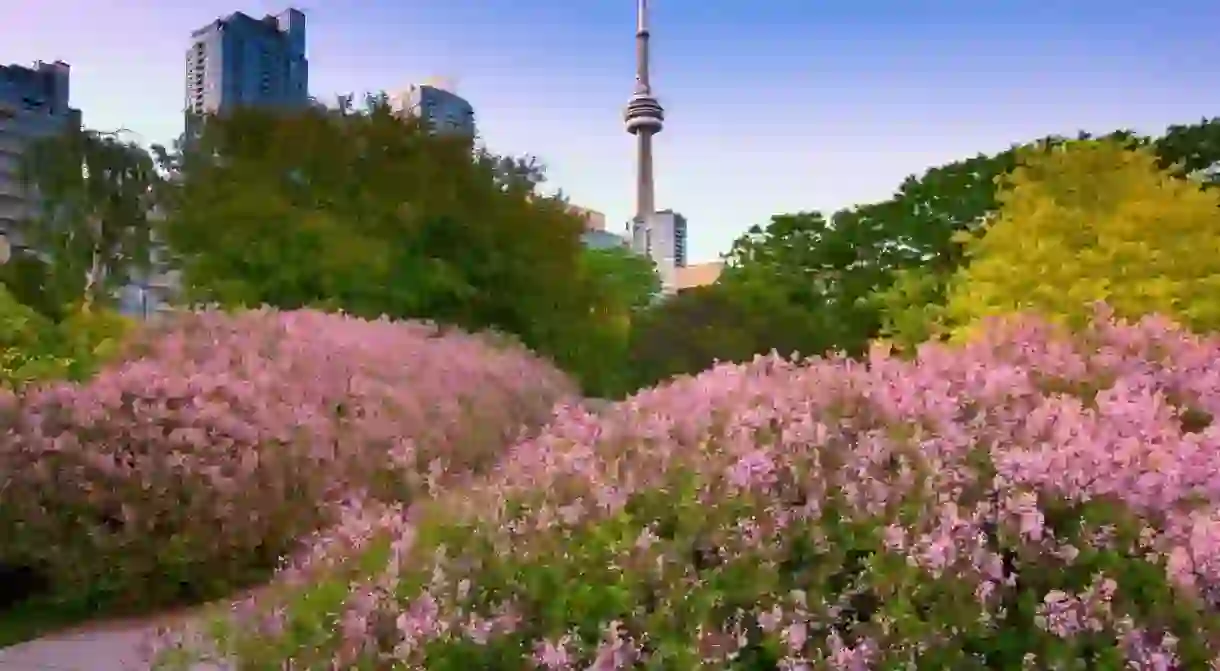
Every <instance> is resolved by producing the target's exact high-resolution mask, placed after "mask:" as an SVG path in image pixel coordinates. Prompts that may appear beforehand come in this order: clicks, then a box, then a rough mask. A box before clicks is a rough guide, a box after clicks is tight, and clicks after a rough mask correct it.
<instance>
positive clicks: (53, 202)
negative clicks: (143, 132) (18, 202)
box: [0, 129, 159, 319]
mask: <svg viewBox="0 0 1220 671" xmlns="http://www.w3.org/2000/svg"><path fill="white" fill-rule="evenodd" d="M22 177H23V181H24V184H25V188H26V189H28V190H30V192H31V193H34V194H35V195H36V196H37V202H38V205H37V207H36V208H35V212H34V214H33V216H31V217H30V218H28V219H27V220H24V221H21V222H19V223H18V226H17V234H18V236H19V237H20V238H21V240H22V241H23V242H24V243H25V245H26V246H27V247H28V248H29V251H26V252H23V253H21V254H19V255H18V257H17V258H15V259H14V260H13V261H12V262H11V263H10V264H6V267H5V268H4V269H3V270H0V279H4V280H5V281H6V283H8V284H9V285H10V286H11V287H12V289H13V290H14V292H15V293H16V295H17V298H18V299H19V300H21V301H22V302H25V303H26V304H29V305H32V306H35V307H37V308H38V309H39V310H41V311H44V312H46V313H48V315H49V316H51V317H53V318H56V319H58V318H61V317H63V316H64V315H65V314H66V313H65V312H64V311H65V309H66V306H68V305H69V304H78V305H84V306H85V307H86V308H88V306H90V305H92V304H95V303H98V302H103V303H105V302H109V301H110V300H111V299H112V298H113V296H114V292H115V290H116V289H117V288H118V287H120V286H122V285H123V284H125V283H127V282H128V281H130V279H131V278H132V276H133V274H135V273H139V272H141V271H144V270H145V269H146V268H147V266H148V262H149V258H150V256H149V253H150V247H151V239H152V229H153V226H152V223H151V221H150V218H149V214H150V211H151V207H152V197H153V192H154V189H155V188H156V185H157V182H158V179H159V177H158V175H157V171H156V166H155V164H154V162H153V160H152V157H151V156H150V155H149V153H148V152H147V151H145V150H144V149H143V148H142V147H140V146H139V145H137V144H135V143H133V142H128V141H125V140H123V139H122V138H121V137H120V136H119V135H117V134H113V133H101V132H98V131H92V130H83V129H71V130H69V131H68V132H66V133H63V134H59V135H55V136H50V137H47V138H45V139H42V140H40V141H38V142H35V143H33V144H32V145H31V146H30V147H29V148H28V149H27V150H26V152H25V153H24V155H23V164H22Z"/></svg>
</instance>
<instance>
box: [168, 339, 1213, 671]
mask: <svg viewBox="0 0 1220 671" xmlns="http://www.w3.org/2000/svg"><path fill="white" fill-rule="evenodd" d="M1217 389H1220V343H1217V342H1216V341H1214V340H1203V339H1200V338H1197V337H1194V336H1191V335H1189V334H1186V333H1183V332H1179V331H1176V330H1173V329H1172V328H1171V327H1169V326H1167V325H1166V324H1165V323H1164V322H1162V321H1159V320H1157V319H1148V320H1145V321H1143V322H1140V323H1139V324H1137V325H1130V326H1128V325H1120V324H1116V323H1114V322H1112V321H1109V320H1108V319H1105V318H1102V319H1099V320H1098V321H1097V322H1096V323H1095V324H1093V325H1092V326H1091V328H1090V329H1088V330H1087V331H1086V332H1085V333H1083V334H1081V335H1079V336H1076V337H1074V338H1072V339H1068V338H1067V337H1064V336H1060V335H1058V334H1057V333H1056V332H1054V331H1053V330H1052V329H1050V328H1049V327H1045V326H1042V325H1039V324H1037V323H1034V322H1016V323H1009V324H1007V325H1005V326H1002V327H1001V326H996V327H994V328H993V329H992V330H991V331H989V332H987V333H986V334H985V335H984V337H983V338H982V339H981V340H979V341H976V342H974V343H972V344H970V345H968V346H966V347H964V348H961V349H947V348H943V347H940V346H929V347H926V348H924V349H923V350H922V351H921V352H920V354H919V356H918V358H917V359H916V360H914V361H903V360H900V359H896V358H891V357H889V356H887V355H886V354H885V353H884V352H880V351H877V352H874V353H873V354H872V355H871V356H870V357H868V359H867V360H866V361H861V362H855V361H850V360H839V359H834V360H825V359H815V360H812V361H810V362H808V363H807V364H802V365H798V364H793V363H789V362H785V361H782V360H778V359H759V360H756V361H755V362H753V363H751V364H747V365H740V366H737V365H724V366H720V367H718V368H716V369H714V370H712V371H710V372H707V373H705V374H703V375H701V376H698V377H695V378H686V379H681V380H679V381H677V382H675V383H673V384H670V385H667V386H664V387H661V388H658V389H654V390H649V391H646V392H643V393H642V394H640V395H638V396H636V397H634V398H632V399H629V400H628V401H626V402H624V403H622V404H619V405H617V406H615V407H614V408H612V409H611V410H610V411H608V412H607V413H606V414H604V415H602V416H600V417H598V416H591V415H588V414H585V413H584V412H582V411H580V410H575V409H574V410H572V411H571V412H570V413H568V414H566V415H565V416H563V417H561V418H559V419H558V420H557V421H556V422H554V423H553V424H552V425H551V427H550V428H549V429H548V430H546V431H545V432H544V433H543V434H542V435H541V436H539V437H536V438H534V439H531V440H526V441H525V442H523V443H521V444H520V445H519V446H518V447H516V448H515V449H514V450H513V451H512V452H511V454H510V457H509V458H508V459H507V461H506V463H505V465H504V466H503V467H502V468H499V469H497V470H496V472H495V473H494V474H492V475H490V476H488V477H486V478H485V479H482V480H480V482H478V483H477V484H475V485H473V486H470V487H466V488H462V489H458V490H454V491H452V492H449V493H446V494H444V495H443V496H441V497H440V498H439V499H438V500H436V501H435V502H433V503H428V504H424V505H422V506H421V507H420V508H419V509H418V510H416V511H413V512H412V513H411V514H410V515H405V514H403V513H402V511H401V509H393V508H385V507H377V506H373V507H367V508H364V509H353V511H352V512H351V513H350V517H349V519H347V521H346V522H345V524H343V525H341V526H340V528H339V529H338V530H337V531H335V532H332V534H331V535H329V536H327V537H324V539H323V540H322V541H319V543H318V544H317V545H316V546H315V552H313V553H312V554H310V555H308V556H307V557H305V558H304V559H303V560H302V561H301V562H299V563H298V565H297V566H296V568H294V569H293V570H291V571H288V572H286V573H285V577H284V584H285V585H286V586H287V587H286V588H285V589H286V591H285V592H284V593H282V594H280V595H278V596H270V595H269V596H267V597H265V598H266V600H265V601H255V602H252V603H251V604H247V605H248V606H249V610H246V611H244V612H242V613H241V614H239V615H237V616H235V619H233V620H231V621H230V625H231V624H234V623H236V624H238V625H239V626H237V627H232V626H227V627H226V626H220V627H218V628H217V629H215V630H214V631H213V633H214V634H217V636H218V638H219V640H221V641H223V643H221V644H220V646H219V649H220V650H222V651H224V653H225V654H229V655H233V656H235V657H237V658H238V659H240V660H241V662H242V668H288V667H291V668H368V669H373V668H391V666H392V667H393V668H427V669H459V668H463V669H465V668H470V669H474V668H478V669H526V668H546V669H584V668H596V669H611V668H644V667H645V666H647V668H658V669H659V668H666V669H693V668H703V667H702V666H701V664H708V665H710V667H708V668H735V669H784V668H789V669H795V668H830V669H866V668H876V669H882V668H887V669H888V668H919V669H935V670H938V671H939V670H942V669H963V670H964V669H1022V668H1086V666H1087V668H1107V669H1111V668H1112V669H1117V668H1149V669H1151V668H1159V669H1169V668H1189V669H1203V668H1208V665H1209V664H1214V663H1215V661H1214V660H1217V659H1218V655H1220V616H1217V614H1216V612H1215V609H1214V605H1215V603H1216V600H1217V599H1218V598H1220V591H1218V589H1220V545H1217V543H1216V542H1215V539H1216V538H1217V537H1220V535H1218V534H1220V480H1217V477H1216V473H1217V472H1220V450H1217V447H1218V445H1217V441H1218V440H1220V427H1217V426H1215V425H1213V424H1212V422H1211V418H1212V417H1213V416H1214V415H1215V414H1216V413H1217V412H1220V395H1217V394H1216V390H1217ZM326 539H329V540H328V541H327V540H326ZM353 548H355V549H358V550H360V551H359V552H358V553H356V555H355V556H356V558H357V559H358V561H355V562H351V561H347V560H346V559H347V558H349V557H351V555H352V552H353V551H354V550H353ZM212 640H215V638H213V639H212ZM190 645H199V642H198V640H195V641H193V642H192V643H191V644H190ZM190 645H188V646H187V647H190ZM389 660H397V661H396V662H394V663H391V661H389ZM332 663H333V664H335V666H334V667H332V666H331V665H332ZM907 663H913V665H912V666H906V664H907ZM802 664H804V665H806V666H802ZM1129 664H1133V665H1134V666H1128V665H1129Z"/></svg>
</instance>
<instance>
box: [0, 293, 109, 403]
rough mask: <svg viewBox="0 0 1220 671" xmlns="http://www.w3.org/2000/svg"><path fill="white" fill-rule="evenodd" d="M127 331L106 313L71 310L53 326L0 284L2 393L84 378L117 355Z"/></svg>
mask: <svg viewBox="0 0 1220 671" xmlns="http://www.w3.org/2000/svg"><path fill="white" fill-rule="evenodd" d="M131 327H132V324H131V322H130V321H129V320H127V319H125V318H123V317H122V316H120V315H118V314H115V313H113V312H109V311H105V310H91V311H88V312H85V311H82V310H74V311H73V313H72V314H71V315H69V316H68V317H67V318H66V319H64V321H61V322H59V323H58V324H57V323H54V322H52V321H51V320H50V319H48V318H47V317H46V316H44V315H42V314H39V313H38V312H37V311H36V310H34V309H33V308H31V307H29V306H27V305H23V304H21V303H20V302H18V301H17V300H16V299H15V298H14V297H13V295H12V294H10V293H9V292H8V290H7V289H5V288H4V286H3V285H0V388H8V389H19V388H22V387H24V386H26V385H28V384H31V383H35V382H46V381H53V380H83V379H87V378H88V377H89V376H90V375H92V374H93V373H94V372H95V371H96V370H97V369H98V368H99V367H100V366H101V365H102V364H104V363H106V362H108V361H110V360H111V359H113V358H114V357H116V356H117V355H118V354H119V351H120V349H121V347H122V345H123V342H124V340H125V338H126V336H127V334H128V333H129V332H130V331H131Z"/></svg>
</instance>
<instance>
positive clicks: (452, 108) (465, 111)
mask: <svg viewBox="0 0 1220 671" xmlns="http://www.w3.org/2000/svg"><path fill="white" fill-rule="evenodd" d="M390 105H391V106H392V107H393V108H394V109H395V110H397V111H398V112H401V113H404V114H411V115H413V116H417V117H420V118H421V119H423V120H424V121H425V122H426V123H428V124H430V125H431V126H432V128H433V130H435V131H436V132H437V133H452V134H462V135H469V136H474V134H475V123H474V106H472V105H471V104H470V102H469V101H468V100H466V99H465V98H463V97H462V96H460V95H458V94H457V93H455V92H454V91H452V90H450V88H448V87H446V86H444V85H442V84H440V83H431V84H412V85H410V86H408V87H407V88H406V89H405V90H403V91H401V92H399V93H398V94H396V95H393V96H391V97H390Z"/></svg>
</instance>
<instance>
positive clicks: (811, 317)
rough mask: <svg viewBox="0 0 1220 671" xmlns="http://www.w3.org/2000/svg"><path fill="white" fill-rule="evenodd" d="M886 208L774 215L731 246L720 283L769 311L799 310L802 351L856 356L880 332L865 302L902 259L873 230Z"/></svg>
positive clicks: (898, 250)
mask: <svg viewBox="0 0 1220 671" xmlns="http://www.w3.org/2000/svg"><path fill="white" fill-rule="evenodd" d="M887 206H888V204H882V205H872V206H865V207H861V208H856V209H851V210H843V211H840V212H837V213H835V215H834V216H833V217H832V218H831V219H827V218H826V217H825V216H824V215H823V214H821V213H819V212H805V213H800V214H792V215H778V216H775V217H773V218H772V220H771V223H770V224H769V225H767V227H766V228H761V227H758V226H755V227H754V228H752V229H750V231H749V232H748V233H747V234H746V235H745V236H743V237H742V238H741V239H739V240H738V241H737V242H736V243H735V244H734V245H733V248H732V250H731V251H730V253H729V255H728V257H727V261H728V267H727V268H726V270H725V272H724V273H723V274H722V276H721V280H720V281H721V283H723V284H725V285H726V286H727V287H728V288H729V290H730V291H732V292H733V293H735V294H738V295H742V296H749V297H750V301H751V302H754V303H757V304H760V305H767V306H768V307H769V309H771V310H779V311H784V310H796V311H803V312H804V313H805V314H806V324H805V325H804V326H803V327H802V328H800V329H799V331H800V332H801V333H802V334H805V335H807V336H809V337H808V339H807V340H806V341H805V342H804V343H803V346H802V347H801V351H803V352H807V353H811V354H820V353H822V352H823V351H825V350H828V349H835V350H846V351H849V352H860V351H862V350H863V349H864V348H865V347H866V345H867V343H868V340H869V339H870V338H872V337H873V336H874V335H875V334H876V332H877V330H878V328H879V315H878V311H877V309H876V307H875V306H874V305H872V304H871V303H868V302H867V301H866V300H865V299H866V298H868V297H869V296H870V295H871V293H872V292H873V291H874V289H875V287H877V286H878V285H879V284H881V283H882V282H883V281H884V278H885V274H886V273H888V272H889V269H890V267H891V265H892V263H893V261H892V257H894V256H896V255H900V254H901V253H903V250H902V249H901V248H899V247H897V246H895V245H892V244H889V241H888V240H887V239H886V238H885V237H884V235H883V234H884V231H883V230H881V229H879V228H878V227H876V226H875V219H876V217H877V216H878V210H882V209H884V208H885V207H887Z"/></svg>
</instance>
